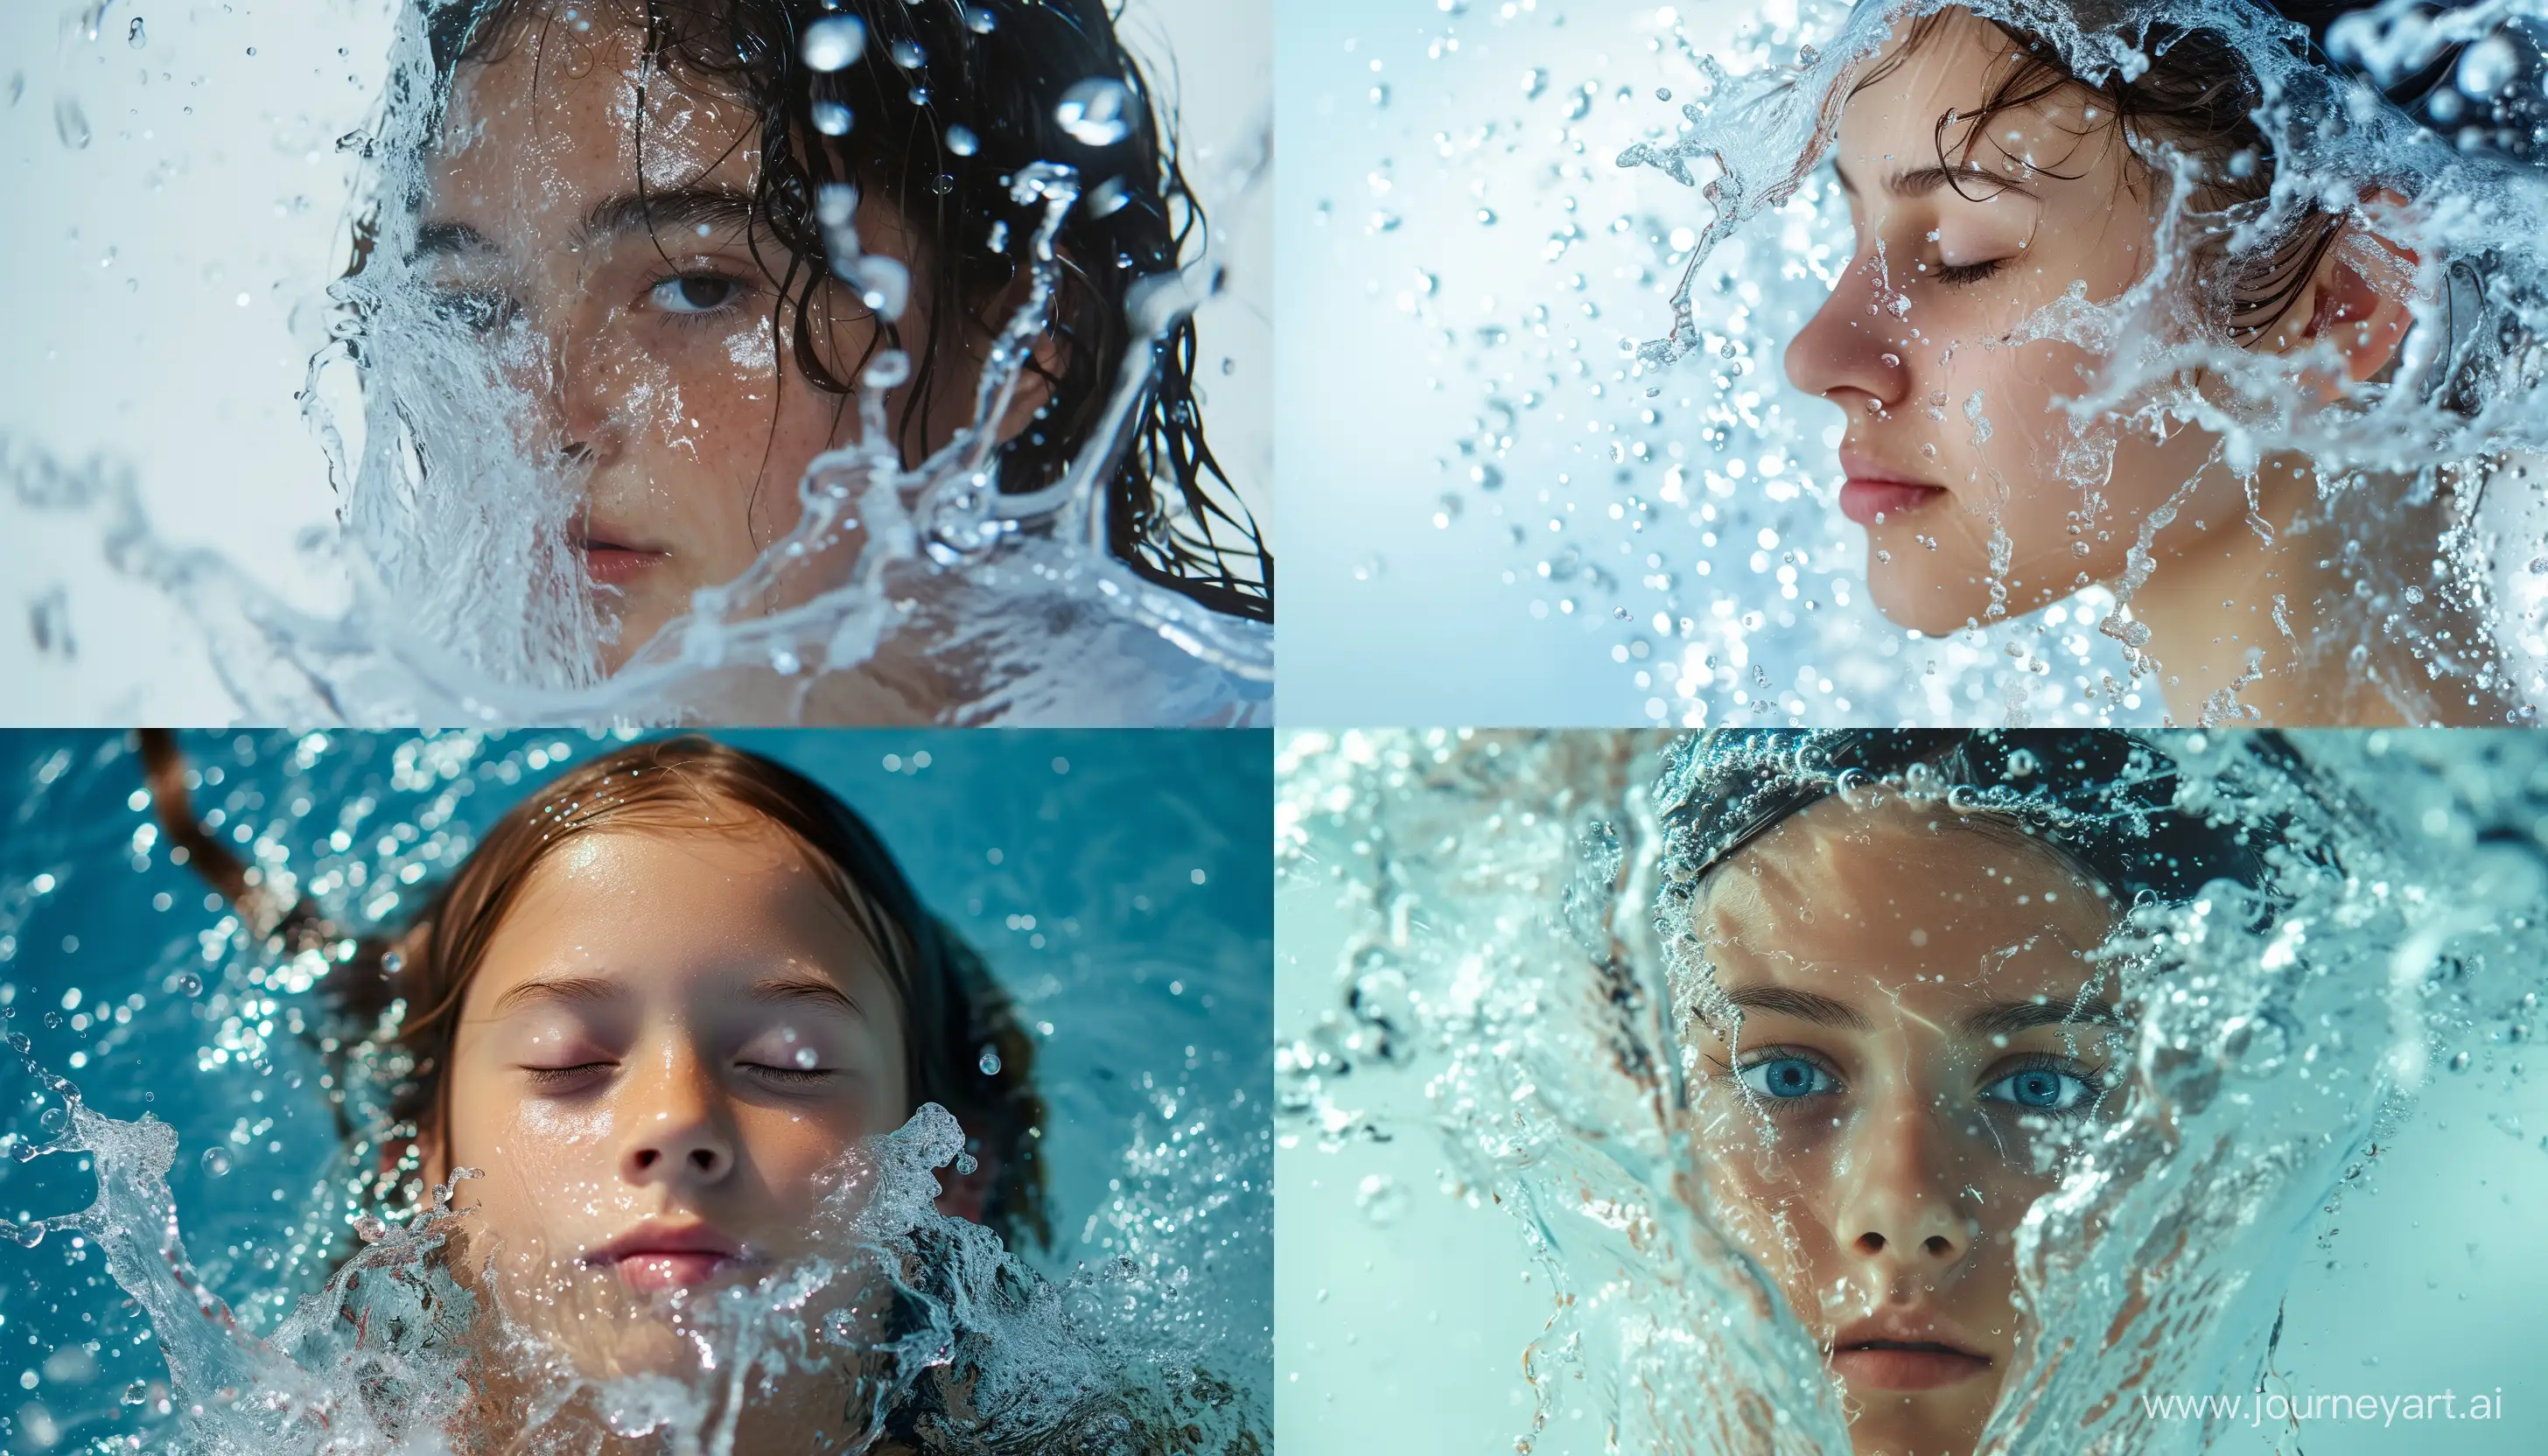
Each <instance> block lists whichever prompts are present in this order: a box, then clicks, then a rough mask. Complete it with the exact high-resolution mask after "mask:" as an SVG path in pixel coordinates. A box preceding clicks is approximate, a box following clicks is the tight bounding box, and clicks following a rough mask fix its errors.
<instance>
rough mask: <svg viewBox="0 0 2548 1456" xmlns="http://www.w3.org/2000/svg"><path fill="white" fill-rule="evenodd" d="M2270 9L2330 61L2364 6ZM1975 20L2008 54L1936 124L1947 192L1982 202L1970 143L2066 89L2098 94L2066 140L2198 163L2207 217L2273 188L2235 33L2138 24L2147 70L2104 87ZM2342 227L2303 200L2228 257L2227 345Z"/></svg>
mask: <svg viewBox="0 0 2548 1456" xmlns="http://www.w3.org/2000/svg"><path fill="white" fill-rule="evenodd" d="M2269 8H2270V9H2271V10H2272V11H2273V12H2274V13H2276V14H2279V15H2281V16H2283V17H2284V18H2285V19H2287V20H2290V21H2292V22H2294V23H2295V24H2296V25H2298V26H2299V27H2301V28H2303V29H2305V30H2306V31H2307V32H2308V35H2307V36H2306V37H2300V36H2296V37H2294V38H2293V40H2292V41H2291V42H2290V43H2288V44H2291V45H2292V46H2294V48H2295V50H2296V52H2297V53H2300V54H2302V55H2304V56H2306V57H2307V58H2309V59H2312V60H2314V61H2316V62H2318V63H2319V64H2320V65H2330V66H2331V65H2332V64H2333V62H2331V61H2330V60H2328V58H2327V56H2326V53H2325V49H2324V44H2325V38H2326V33H2327V28H2328V27H2329V26H2330V25H2331V24H2333V22H2334V21H2335V20H2336V19H2337V18H2338V17H2340V16H2342V15H2344V14H2345V13H2346V12H2348V11H2352V10H2361V9H2368V8H2369V7H2367V6H2362V5H2347V4H2332V5H2330V4H2309V3H2301V4H2282V5H2275V6H2271V7H2269ZM2069 9H2070V10H2071V11H2072V13H2073V15H2074V16H2075V18H2076V19H2077V21H2078V23H2079V24H2080V26H2081V27H2082V28H2083V29H2097V28H2099V27H2101V26H2116V25H2121V24H2123V23H2124V18H2125V16H2126V15H2127V14H2129V12H2128V11H2127V10H2126V8H2125V7H2123V6H2120V5H2116V4H2113V3H2111V0H2096V3H2089V4H2074V5H2072V6H2070V7H2069ZM1958 13H1959V12H1958V11H1956V10H1953V9H1950V10H1939V11H1932V12H1930V13H1929V14H1927V15H1923V16H1920V17H1919V18H1917V19H1916V20H1914V21H1912V23H1911V25H1910V28H1909V30H1908V31H1907V32H1906V33H1905V37H1904V41H1903V44H1902V45H1901V46H1899V47H1898V48H1896V49H1895V51H1894V53H1893V54H1892V55H1890V56H1888V57H1886V58H1885V59H1884V60H1883V61H1882V62H1880V63H1878V64H1877V65H1876V66H1874V67H1873V68H1872V69H1870V70H1868V71H1867V72H1866V73H1865V75H1863V76H1861V77H1860V78H1859V80H1858V82H1857V84H1856V86H1855V87H1854V88H1853V90H1852V92H1851V94H1852V95H1856V94H1857V92H1858V91H1860V90H1864V89H1865V88H1866V87H1868V86H1871V85H1873V84H1875V83H1876V82H1877V81H1879V80H1881V79H1883V78H1884V77H1885V76H1887V75H1889V74H1891V73H1892V72H1893V70H1894V69H1896V68H1897V67H1899V66H1900V65H1901V64H1902V63H1903V62H1904V61H1905V60H1906V59H1907V58H1908V57H1909V56H1910V55H1911V53H1912V52H1913V51H1915V50H1917V49H1919V48H1920V46H1923V45H1926V44H1928V43H1929V42H1931V41H1932V40H1934V39H1935V38H1936V37H1937V35H1938V33H1939V32H1940V31H1941V30H1943V29H1944V28H1945V27H1946V25H1947V24H1948V23H1949V21H1950V19H1951V18H1952V17H1954V16H1956V15H1957V14H1958ZM1961 13H1962V14H1964V15H1970V12H1961ZM1971 18H1972V19H1975V20H1978V21H1980V22H1981V23H1982V24H1984V25H1987V26H1989V27H1991V28H1992V29H1993V30H1994V31H1996V32H1998V33H1999V34H2000V35H2001V36H2003V37H2005V38H2007V40H2008V42H2009V43H2010V48H2009V50H2008V53H2007V54H2006V55H2004V56H2003V57H2001V58H2000V59H1999V60H1998V61H1996V62H1994V66H1993V71H1992V74H1991V76H1990V79H1989V81H1988V83H1987V84H1986V87H1985V89H1984V92H1983V99H1982V104H1981V106H1980V108H1979V109H1978V110H1976V111H1973V112H1970V113H1958V112H1954V111H1950V112H1948V113H1947V114H1946V115H1944V116H1941V117H1940V118H1938V122H1937V126H1936V128H1935V130H1934V131H1933V133H1932V137H1931V140H1932V143H1933V144H1934V145H1935V147H1936V149H1937V155H1938V164H1939V165H1940V166H1942V167H1945V168H1947V169H1948V173H1949V177H1950V183H1949V185H1951V186H1953V187H1954V188H1955V189H1956V192H1957V193H1958V194H1960V195H1962V196H1964V197H1966V198H1971V199H1974V200H1976V201H1978V200H1980V198H1979V196H1977V195H1976V194H1974V193H1972V192H1968V191H1966V190H1965V188H1966V187H1967V186H1968V185H1973V184H1972V179H1970V178H1969V177H1967V176H1966V175H1965V174H1963V173H1961V172H1960V171H1958V170H1957V167H1958V164H1959V163H1960V162H1963V161H1968V160H1970V158H1971V156H1972V154H1973V151H1974V150H1975V148H1977V147H1978V146H1980V145H1981V143H1982V142H1983V141H1984V140H1985V139H1987V138H1988V137H1989V136H1990V124H1991V123H1992V122H1993V121H1994V120H1995V119H1997V118H1998V117H1999V116H2001V115H2002V114H2004V113H2007V112H2010V111H2015V110H2020V109H2023V108H2026V107H2030V106H2034V105H2036V104H2038V103H2040V102H2044V101H2047V100H2049V99H2051V98H2052V97H2054V96H2055V95H2057V94H2059V93H2061V92H2064V91H2077V92H2084V93H2086V94H2088V95H2090V96H2093V97H2095V98H2096V105H2097V107H2098V110H2099V113H2100V115H2099V116H2098V118H2097V120H2096V121H2094V122H2092V123H2090V124H2089V130H2086V131H2082V132H2079V133H2076V134H2074V135H2076V136H2078V137H2088V136H2091V135H2094V134H2095V133H2096V132H2100V131H2104V130H2106V129H2108V128H2113V129H2117V130H2119V131H2120V133H2121V135H2122V137H2124V138H2125V140H2126V141H2127V142H2129V143H2134V144H2136V145H2138V143H2140V142H2142V141H2162V142H2165V143H2167V144H2169V145H2171V146H2174V147H2176V148H2178V149H2179V150H2181V151H2184V152H2186V153H2187V154H2189V155H2191V156H2192V157H2194V158H2195V159H2196V160H2197V161H2198V162H2200V163H2201V164H2202V168H2203V183H2202V185H2201V186H2200V187H2199V188H2198V190H2197V191H2196V193H2195V196H2194V199H2193V200H2194V202H2195V204H2196V206H2198V207H2200V208H2202V209H2204V210H2205V211H2207V212H2211V211H2219V210H2223V209H2227V208H2231V207H2237V206H2240V205H2244V204H2253V203H2258V202H2261V201H2263V200H2264V199H2265V198H2266V196H2267V195H2268V194H2269V193H2271V191H2272V190H2273V185H2274V172H2275V157H2274V146H2273V142H2272V140H2271V138H2269V137H2267V136H2266V135H2265V132H2264V129H2263V128H2261V127H2259V126H2258V125H2257V124H2256V119H2255V112H2256V110H2257V108H2258V107H2260V106H2261V105H2263V104H2264V92H2263V89H2262V87H2261V86H2260V85H2259V84H2258V82H2257V79H2256V72H2255V68H2254V66H2252V65H2251V64H2250V63H2249V61H2248V59H2247V57H2246V56H2245V55H2244V54H2243V53H2242V52H2241V51H2240V50H2239V48H2238V46H2237V44H2236V38H2233V37H2231V36H2229V35H2227V34H2224V33H2223V32H2220V31H2216V30H2209V29H2204V28H2201V27H2188V26H2181V25H2172V24H2166V23H2161V22H2142V23H2138V24H2137V25H2134V26H2132V27H2130V29H2132V30H2133V32H2134V35H2135V38H2136V45H2137V46H2138V50H2139V52H2140V53H2141V54H2142V55H2144V56H2145V57H2146V58H2147V60H2148V69H2146V70H2144V71H2143V72H2141V74H2140V75H2138V76H2136V77H2132V78H2129V79H2127V78H2126V77H2125V76H2124V75H2123V74H2122V72H2120V71H2117V72H2114V73H2111V74H2109V75H2108V76H2107V77H2106V78H2105V79H2104V80H2102V81H2098V82H2090V81H2088V80H2086V79H2084V78H2082V77H2081V76H2080V75H2079V74H2078V73H2077V72H2076V71H2073V70H2072V69H2071V68H2070V67H2069V65H2068V63H2067V62H2065V61H2064V60H2063V59H2062V56H2061V52H2060V50H2059V49H2058V48H2057V47H2055V46H2053V45H2052V44H2051V43H2050V42H2049V41H2048V40H2047V39H2046V38H2045V37H2043V36H2040V35H2036V34H2034V33H2032V32H2029V31H2026V30H2023V29H2020V28H2017V27H2014V26H2011V25H2009V24H2008V23H2006V22H2004V21H1999V20H1994V19H1991V18H1989V17H1985V16H1971ZM2457 55H2458V51H2457V49H2456V48H2453V49H2451V50H2449V51H2447V52H2446V53H2445V54H2444V55H2442V56H2439V57H2436V58H2435V59H2434V60H2433V61H2432V62H2431V63H2430V64H2428V65H2427V66H2426V67H2425V68H2424V69H2423V70H2422V71H2419V72H2417V73H2416V75H2414V76H2412V77H2408V78H2406V79H2405V80H2402V81H2401V82H2399V83H2397V84H2396V85H2394V86H2392V87H2391V88H2389V90H2390V95H2391V99H2392V100H2393V101H2400V102H2407V101H2410V100H2412V98H2413V97H2416V96H2420V95H2422V94H2423V93H2424V92H2425V91H2427V90H2429V89H2430V88H2431V86H2432V84H2433V83H2434V81H2436V80H2438V79H2439V78H2440V77H2441V76H2444V75H2447V74H2448V73H2449V68H2450V65H2451V64H2452V63H2453V62H2454V61H2455V60H2456V59H2457ZM2001 155H2002V157H2004V158H2007V159H2009V160H2011V161H2016V160H2019V159H2018V158H2014V157H2010V156H2009V154H2008V152H2007V150H2006V149H2005V148H2002V150H2001ZM2136 155H2137V156H2138V151H2137V152H2136ZM2242 157H2243V158H2244V161H2245V165H2244V166H2243V168H2242V169H2241V172H2243V175H2242V174H2240V173H2234V172H2233V171H2232V170H2231V164H2232V161H2233V160H2234V159H2239V158H2242ZM2031 170H2033V171H2035V172H2037V173H2040V174H2042V175H2044V176H2048V177H2055V178H2065V177H2067V176H2068V175H2069V174H2065V173H2062V172H2058V171H2054V170H2052V169H2050V168H2048V167H2043V166H2033V167H2032V168H2031ZM1982 195H1985V196H1986V195H1987V194H1982ZM2343 226H2344V215H2343V214H2341V213H2332V212H2328V211H2326V210H2325V209H2324V208H2323V207H2321V206H2320V204H2319V202H2318V200H2317V199H2316V198H2311V199H2308V200H2306V201H2305V202H2303V203H2302V205H2301V210H2300V212H2299V214H2298V215H2297V216H2296V217H2294V218H2293V219H2292V220H2291V221H2290V222H2289V223H2287V224H2286V225H2284V227H2283V228H2282V230H2281V231H2280V232H2278V233H2276V234H2275V235H2274V236H2272V237H2270V238H2268V239H2267V240H2266V241H2265V242H2264V243H2263V244H2262V245H2261V246H2259V247H2256V248H2253V249H2250V250H2248V251H2246V252H2243V253H2241V254H2240V255H2238V256H2236V257H2234V258H2229V259H2227V260H2225V261H2226V263H2227V266H2226V268H2224V269H2222V270H2221V271H2220V273H2219V275H2218V276H2217V278H2216V279H2215V280H2214V287H2215V288H2216V289H2217V290H2218V300H2219V306H2220V310H2221V314H2222V317H2223V321H2224V322H2225V323H2226V324H2227V326H2228V329H2229V336H2230V337H2231V338H2232V339H2233V340H2236V341H2238V342H2240V343H2246V342H2251V341H2253V340H2254V339H2256V338H2258V337H2260V336H2262V335H2263V334H2264V332H2265V331H2266V330H2267V329H2270V328H2272V327H2273V326H2274V324H2275V323H2276V322H2278V321H2280V320H2281V319H2282V318H2283V317H2284V316H2285V315H2286V314H2289V313H2290V312H2291V310H2292V308H2293V306H2294V305H2295V304H2297V303H2298V302H2299V301H2300V296H2301V293H2302V292H2303V290H2305V289H2306V288H2307V287H2308V286H2309V281H2310V277H2311V275H2312V274H2314V273H2315V272H2316V271H2317V270H2318V266H2319V263H2320V261H2321V260H2322V259H2323V258H2324V257H2325V256H2326V251H2327V249H2328V248H2330V247H2332V246H2334V245H2335V241H2336V237H2337V235H2338V234H2339V233H2340V232H2341V231H2342V229H2343ZM2220 230H2221V231H2223V232H2226V231H2227V230H2228V229H2227V227H2223V228H2221V229H2220Z"/></svg>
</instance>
